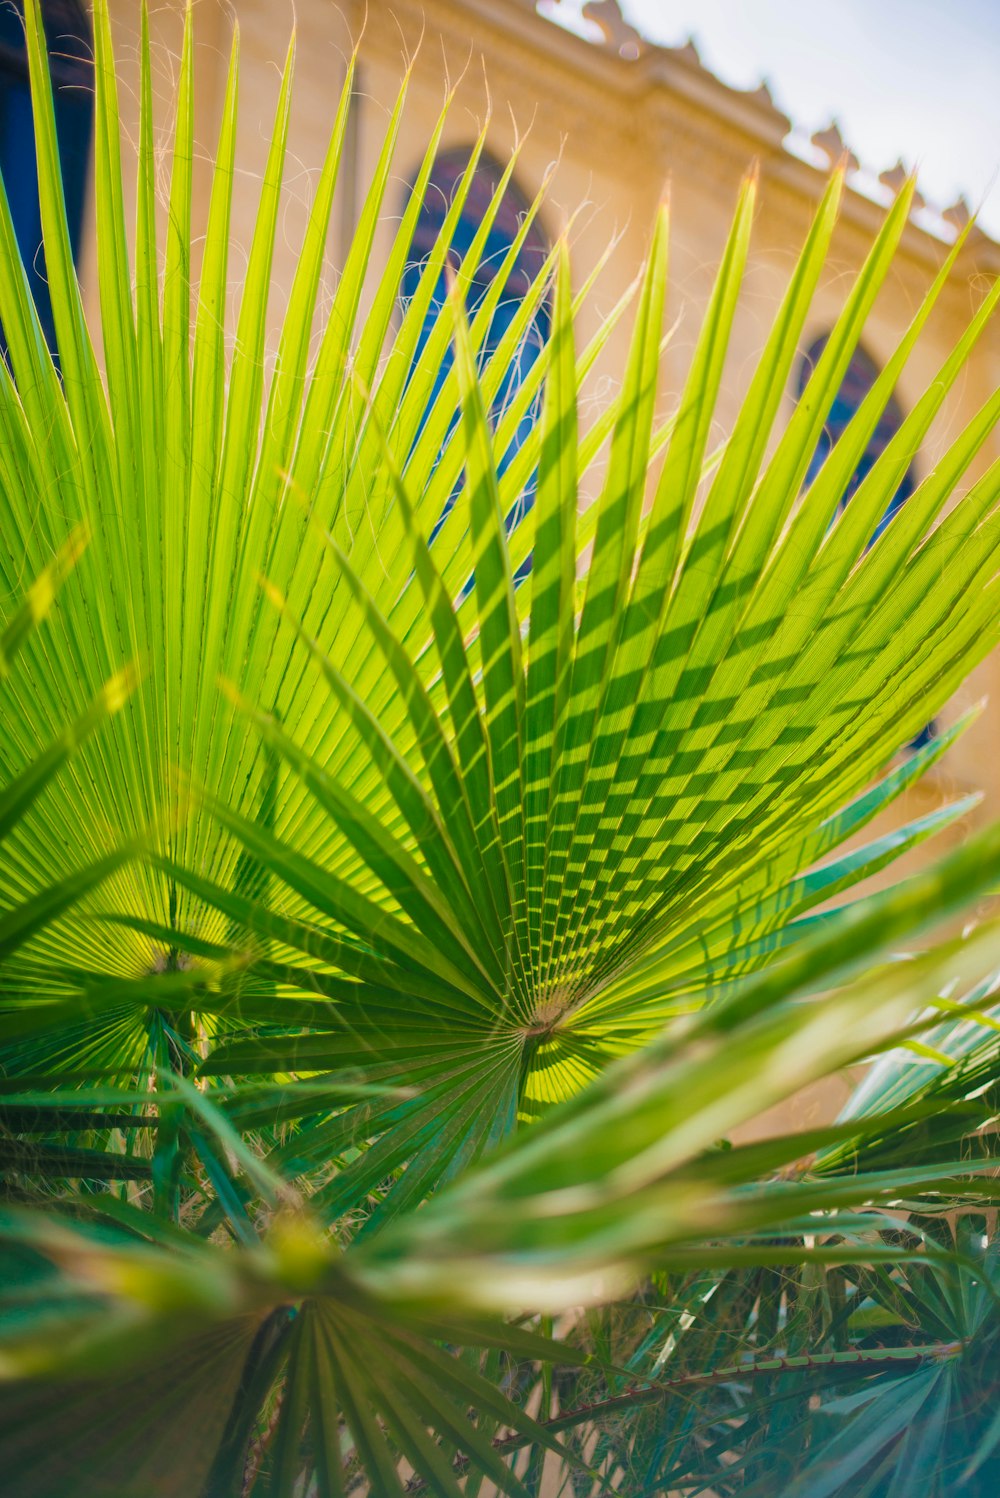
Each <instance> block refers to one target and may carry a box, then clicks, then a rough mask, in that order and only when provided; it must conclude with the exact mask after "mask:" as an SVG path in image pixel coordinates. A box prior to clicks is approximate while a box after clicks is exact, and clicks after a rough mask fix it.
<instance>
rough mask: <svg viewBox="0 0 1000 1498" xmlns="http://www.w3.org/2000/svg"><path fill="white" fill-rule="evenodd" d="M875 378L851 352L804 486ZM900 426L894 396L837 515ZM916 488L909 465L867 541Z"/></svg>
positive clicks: (809, 359) (805, 377) (872, 367)
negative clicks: (851, 355)
mask: <svg viewBox="0 0 1000 1498" xmlns="http://www.w3.org/2000/svg"><path fill="white" fill-rule="evenodd" d="M827 338H828V335H827V334H824V335H823V336H822V337H821V338H817V339H816V341H815V343H813V344H812V345H811V346H810V348H809V349H808V351H807V352H806V354H805V355H804V357H803V359H802V363H801V365H800V366H799V378H798V391H797V394H798V395H799V396H801V395H802V393H803V391H804V390H805V388H806V385H807V383H808V381H809V377H810V375H811V374H812V372H813V370H814V369H815V367H816V364H817V363H818V361H819V358H820V355H821V354H822V352H823V350H824V348H825V347H826V344H827ZM878 376H879V369H878V366H877V365H876V364H875V362H874V360H872V359H871V358H869V356H868V355H867V354H866V353H865V352H864V350H863V349H857V350H855V353H854V355H853V357H852V358H851V362H850V364H849V366H848V369H847V373H846V374H845V376H844V378H843V381H842V383H841V386H840V389H839V390H838V391H837V394H836V396H835V397H834V401H833V404H832V406H831V407H830V410H829V413H828V415H827V418H826V421H825V423H824V425H823V432H822V435H821V436H820V439H819V442H818V443H817V444H816V450H815V452H814V453H813V455H812V459H811V460H810V463H809V470H808V473H807V474H806V483H807V484H811V483H812V481H813V479H814V478H815V477H816V475H817V474H818V473H819V471H820V469H821V468H822V466H823V464H824V463H825V462H826V459H827V458H828V457H829V455H830V452H831V450H832V448H833V447H834V446H835V445H836V443H838V442H839V441H840V439H841V437H842V436H843V435H844V432H845V431H846V430H847V427H848V424H849V423H850V421H851V419H852V417H853V416H854V414H855V412H856V411H857V410H858V408H859V407H860V405H861V403H862V401H863V400H864V398H865V396H866V395H867V394H868V392H869V390H871V388H872V386H873V385H874V383H875V381H876V380H877V379H878ZM902 423H903V413H902V411H901V410H900V407H899V402H898V401H897V400H896V398H895V396H893V397H892V398H891V399H890V400H889V402H888V403H887V405H886V407H885V409H884V410H883V412H882V415H881V417H880V419H879V423H878V426H877V427H876V428H875V430H874V432H873V433H872V435H871V438H870V439H869V442H868V446H867V447H866V448H865V450H864V453H863V454H862V457H861V461H860V462H859V464H858V466H857V468H856V469H855V471H854V473H853V474H852V475H851V477H850V480H849V481H848V484H847V487H846V488H845V490H844V492H843V494H842V495H841V498H840V501H839V504H838V506H837V511H838V514H839V513H840V512H841V511H843V510H844V509H845V507H846V506H847V505H848V504H849V503H850V501H851V499H852V498H853V497H854V495H855V494H856V493H857V490H858V488H859V486H860V484H861V483H862V481H863V480H864V479H865V477H866V476H867V475H868V474H869V473H870V472H871V470H872V468H873V467H874V466H875V463H876V462H877V461H878V459H879V458H880V457H881V455H882V453H883V452H884V451H885V449H886V447H887V446H888V445H889V443H890V441H891V440H892V438H893V437H894V436H895V434H896V432H898V431H899V428H900V427H901V426H902ZM916 486H917V481H916V474H915V472H914V469H913V467H912V465H911V466H910V467H909V468H908V469H907V470H906V473H905V474H904V475H903V479H902V482H901V483H900V485H899V487H898V488H897V490H896V492H895V494H894V495H893V497H892V499H891V500H890V501H889V504H888V505H887V507H886V511H885V514H884V515H883V516H882V518H881V520H880V521H879V523H878V525H877V526H876V528H875V531H874V533H873V535H872V537H871V541H875V540H876V539H877V537H878V536H880V535H881V534H882V532H883V531H884V530H885V528H886V526H887V525H888V524H889V522H890V520H891V519H892V517H893V516H894V515H895V514H897V513H898V511H899V509H900V507H901V506H902V505H904V504H905V503H906V501H907V500H908V499H909V497H910V495H911V494H912V493H913V491H914V489H915V488H916ZM870 544H871V542H869V545H870ZM934 734H935V725H934V723H928V724H927V726H926V727H925V728H922V729H921V731H920V733H919V734H918V735H917V737H916V738H915V739H913V740H912V742H911V743H910V745H909V747H910V748H911V749H917V748H920V747H921V745H923V744H926V743H928V742H929V741H930V740H931V739H932V738H933V737H934Z"/></svg>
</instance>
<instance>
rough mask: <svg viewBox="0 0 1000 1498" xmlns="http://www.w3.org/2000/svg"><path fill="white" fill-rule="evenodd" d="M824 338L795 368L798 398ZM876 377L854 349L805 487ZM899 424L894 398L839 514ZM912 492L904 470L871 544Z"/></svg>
mask: <svg viewBox="0 0 1000 1498" xmlns="http://www.w3.org/2000/svg"><path fill="white" fill-rule="evenodd" d="M827 338H828V335H827V334H825V333H824V335H823V336H822V337H821V338H817V339H816V341H815V343H813V344H812V346H811V347H810V348H809V350H808V352H807V353H806V354H805V356H804V358H803V360H802V363H801V365H800V366H799V381H798V394H799V395H800V396H801V394H802V392H803V391H804V390H805V387H806V384H807V383H808V380H809V377H810V375H811V374H812V372H813V370H814V369H815V367H816V364H817V363H818V362H819V358H820V355H821V354H822V352H823V350H824V349H825V347H826V344H827ZM878 376H879V370H878V366H877V365H876V364H875V362H874V361H873V360H872V359H870V358H869V357H868V355H867V354H866V353H865V352H864V350H863V349H857V350H856V351H855V353H854V355H853V357H852V359H851V362H850V365H849V366H848V369H847V373H846V374H845V376H844V379H843V382H842V383H841V386H840V389H839V390H838V391H837V394H836V396H835V397H834V401H833V405H832V406H831V407H830V410H829V413H828V415H827V418H826V421H825V423H824V425H823V432H822V435H821V437H820V439H819V442H818V443H817V444H816V451H815V452H814V453H813V455H812V460H811V462H810V464H809V472H808V473H807V475H806V483H807V484H811V483H812V481H813V479H814V478H815V477H816V475H817V474H818V473H819V471H820V469H821V468H822V466H823V464H824V463H825V462H826V459H827V457H828V456H829V454H830V451H831V449H832V448H833V447H834V446H835V444H836V443H838V442H839V441H840V439H841V437H842V436H843V435H844V432H845V431H846V430H847V427H848V424H849V422H850V421H851V419H852V417H853V416H854V414H855V412H856V411H857V410H858V408H859V407H860V405H861V402H862V401H863V400H864V398H865V396H866V395H867V394H868V392H869V390H870V389H871V388H872V386H873V385H874V383H875V381H876V380H877V379H878ZM902 422H903V413H902V411H901V410H900V408H899V403H898V401H897V400H896V398H895V396H893V397H892V398H891V399H890V400H889V402H888V404H887V405H886V407H885V410H884V411H883V412H882V415H881V418H880V420H879V424H878V426H877V427H876V428H875V430H874V432H873V433H872V435H871V438H870V440H869V442H868V446H867V447H866V448H865V450H864V453H863V455H862V458H861V461H860V463H859V464H858V466H857V468H856V469H855V471H854V473H853V474H852V475H851V478H850V481H849V483H848V485H847V488H846V489H845V490H844V493H843V495H842V496H841V499H840V504H839V506H838V510H843V509H844V507H845V506H846V505H847V504H849V502H850V501H851V499H852V498H853V497H854V495H855V493H856V492H857V490H858V487H859V485H860V484H861V483H862V481H863V480H864V479H865V478H866V477H867V475H868V474H869V473H870V472H871V470H872V468H873V467H874V466H875V463H876V462H877V460H878V459H879V458H880V457H881V455H882V453H883V452H884V451H885V449H886V447H887V446H888V445H889V442H890V441H891V439H892V438H893V436H894V435H895V433H896V432H898V430H899V428H900V426H901V425H902ZM915 488H916V477H915V474H914V471H913V469H912V467H911V468H909V469H907V472H906V474H905V475H904V477H903V481H902V483H901V484H900V486H899V488H898V489H897V490H896V493H895V494H894V495H893V497H892V500H891V502H890V503H889V505H888V507H887V509H886V512H885V514H884V515H883V516H882V519H881V520H880V521H879V524H878V526H877V528H876V530H875V534H874V535H873V536H872V540H873V541H874V540H875V537H876V536H879V535H881V533H882V531H883V530H884V529H885V527H886V526H887V525H888V524H889V521H890V520H891V519H892V517H893V515H895V514H896V512H897V510H898V509H899V507H900V505H902V504H905V502H906V501H907V500H908V499H909V497H910V495H911V494H912V493H913V491H914V489H915Z"/></svg>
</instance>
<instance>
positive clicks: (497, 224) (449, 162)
mask: <svg viewBox="0 0 1000 1498" xmlns="http://www.w3.org/2000/svg"><path fill="white" fill-rule="evenodd" d="M469 155H470V153H469V151H468V149H465V148H462V149H459V150H449V151H444V152H442V153H441V154H440V155H439V156H438V158H437V160H436V161H435V163H434V168H433V170H432V172H431V175H430V179H429V181H428V183H427V189H426V192H425V194H424V201H423V203H422V205H421V208H420V214H419V217H418V219H417V225H416V228H415V230H414V233H413V241H412V244H411V246H410V254H409V257H408V263H407V265H406V268H405V270H404V271H403V277H402V284H401V286H400V298H401V300H402V302H403V303H404V305H405V304H406V303H407V302H408V301H409V300H410V298H411V297H412V296H413V294H414V292H415V291H416V289H417V285H418V284H419V280H420V273H421V271H422V269H423V267H424V265H425V264H426V262H427V259H428V257H429V255H430V253H431V251H432V250H433V248H434V246H435V245H436V243H437V240H438V237H439V235H440V233H441V230H442V228H443V227H444V222H445V218H446V216H447V214H448V210H449V208H450V207H451V204H452V202H453V201H454V193H455V190H456V188H457V187H458V185H459V183H460V182H461V180H462V177H463V176H464V174H465V172H466V170H467V168H468V165H469ZM502 176H503V173H502V171H501V169H500V167H499V166H498V165H497V163H496V162H495V161H493V160H492V158H490V157H489V156H487V155H485V154H483V155H482V156H481V157H480V159H479V161H478V163H477V166H476V169H475V172H474V174H473V177H472V181H471V183H470V185H469V189H468V193H467V195H466V198H465V202H464V204H463V208H462V212H461V215H460V217H459V219H458V222H457V224H456V227H455V231H454V234H453V236H452V241H451V249H450V259H451V262H452V264H453V265H456V266H457V265H461V264H463V263H464V261H465V259H466V256H467V255H468V252H469V249H470V247H471V245H472V242H473V240H474V238H475V236H476V234H477V232H478V230H479V227H480V225H481V223H482V222H483V218H484V215H485V214H486V213H487V211H488V209H489V206H490V204H491V202H492V201H493V198H494V197H495V195H496V193H497V191H498V190H499V187H500V182H501V179H502ZM528 211H529V205H528V202H527V200H526V199H525V198H524V197H523V196H522V194H521V193H520V192H519V191H518V189H517V188H516V187H515V186H514V184H513V183H510V184H509V185H508V187H507V190H506V192H505V193H504V196H503V200H502V201H501V203H500V206H499V209H498V211H497V213H496V215H495V217H494V219H493V222H492V224H491V226H490V231H489V235H488V238H487V241H486V244H485V246H484V248H483V253H482V255H481V256H480V257H479V259H478V262H477V264H476V265H475V267H473V268H472V272H471V282H470V284H469V285H468V287H467V290H466V297H467V307H468V312H469V316H470V318H471V317H473V316H475V313H476V310H477V308H478V307H479V305H480V304H481V302H482V300H483V298H484V297H485V296H486V294H487V292H488V291H489V290H490V288H491V287H492V286H493V285H494V283H495V281H496V278H497V276H498V275H500V274H502V272H503V267H504V263H505V261H506V259H507V256H508V254H509V252H510V250H511V248H512V246H513V244H514V242H515V240H516V239H517V236H518V233H519V231H520V229H521V227H522V225H523V223H524V219H525V215H526V214H527V213H528ZM548 251H549V246H548V244H547V243H546V240H545V236H544V234H543V233H542V230H541V228H540V227H539V224H538V221H537V219H536V220H535V221H534V222H533V223H532V224H531V226H530V227H529V229H528V232H527V234H526V235H525V237H524V241H523V243H522V244H521V247H520V249H519V250H518V253H517V257H516V259H515V261H514V264H513V265H512V266H511V267H510V268H509V270H508V272H507V275H506V278H505V282H504V285H503V287H502V289H501V292H500V297H499V301H498V302H497V306H496V310H495V312H494V313H493V317H492V319H491V322H490V327H489V331H488V333H487V336H486V340H485V343H484V345H483V350H482V354H481V356H480V363H481V364H485V363H486V362H487V361H488V359H489V358H490V355H491V354H492V353H493V352H494V351H495V349H496V348H497V345H498V344H499V342H500V340H501V338H502V337H503V335H504V333H505V332H506V331H507V329H508V328H509V327H510V325H511V322H512V321H513V319H514V317H515V315H516V313H517V310H518V308H519V306H520V305H521V303H522V302H523V300H524V297H525V296H526V294H527V292H528V291H529V289H530V287H531V285H532V284H533V282H534V280H535V278H536V277H537V275H538V273H539V271H540V270H541V268H542V266H543V264H544V263H545V258H546V256H547V254H548ZM445 295H446V286H445V275H444V272H442V274H441V277H440V280H439V282H438V285H437V287H436V288H435V292H434V296H433V298H432V301H431V304H430V306H429V307H428V311H427V320H426V323H425V327H424V331H423V333H422V334H421V337H420V340H419V342H418V345H417V350H416V355H417V357H419V355H420V352H421V350H422V348H423V346H424V342H425V340H426V337H427V334H428V333H429V331H430V328H431V326H432V325H433V322H434V320H435V319H436V317H437V315H438V313H439V312H440V309H441V307H442V306H443V304H444V300H445ZM550 326H551V311H550V306H549V302H548V300H547V299H545V300H543V301H542V302H541V303H540V305H539V307H538V309H537V311H536V312H535V315H534V317H533V318H532V320H531V324H530V326H529V328H528V331H527V334H526V336H525V338H524V339H523V340H522V342H521V345H520V347H519V349H518V352H517V355H516V357H515V358H514V359H512V360H511V362H510V364H509V366H508V368H507V371H506V373H505V375H504V378H503V380H502V381H501V384H500V387H499V389H498V391H497V395H496V398H495V400H494V402H493V409H492V411H491V418H492V420H493V423H494V426H495V424H496V421H497V419H498V417H499V415H500V413H501V412H502V411H503V409H504V408H505V406H506V405H507V403H508V402H509V401H510V399H511V397H512V395H513V394H514V392H515V391H516V390H517V388H518V386H519V385H520V384H521V382H522V381H523V379H524V377H525V375H526V374H527V372H528V370H529V369H530V368H531V366H532V365H533V364H534V362H535V360H536V359H537V358H538V355H539V352H540V350H541V349H542V347H543V346H544V344H545V341H546V339H547V338H548V336H549V331H550ZM452 358H453V353H452V350H451V349H450V348H449V350H448V353H447V355H446V357H445V359H444V360H443V361H442V365H441V368H440V369H439V370H438V371H437V373H436V376H435V384H434V389H433V393H432V395H431V397H430V401H431V402H433V400H434V398H435V397H436V396H437V394H438V391H439V390H440V388H441V385H442V384H443V382H444V380H445V377H446V376H447V374H448V371H449V369H450V368H451V363H452ZM536 416H537V401H536V402H534V403H533V406H532V408H531V409H530V410H529V411H527V412H526V413H525V415H524V416H523V417H522V420H521V422H520V424H519V426H518V430H517V431H516V433H515V434H514V436H513V439H512V440H511V441H510V442H509V443H508V444H507V445H506V447H505V450H504V451H503V452H502V453H498V454H497V459H498V465H497V466H498V469H499V471H500V472H501V473H502V472H503V471H504V469H505V468H506V467H507V466H508V464H509V463H510V461H511V459H512V458H513V456H514V454H515V453H516V452H517V450H518V448H519V446H520V445H521V443H522V442H523V440H524V437H525V435H526V433H527V432H528V431H530V430H531V426H532V424H533V422H534V420H535V418H536ZM533 497H534V496H533V491H532V490H530V489H529V490H528V491H526V493H525V494H524V495H523V496H521V498H520V500H519V502H518V505H517V506H516V507H515V510H514V511H513V512H512V513H511V515H510V516H508V525H513V524H515V523H516V521H517V520H518V519H520V516H521V515H522V514H523V513H524V512H525V511H526V510H527V509H528V508H530V505H531V502H532V500H533ZM442 518H443V517H442Z"/></svg>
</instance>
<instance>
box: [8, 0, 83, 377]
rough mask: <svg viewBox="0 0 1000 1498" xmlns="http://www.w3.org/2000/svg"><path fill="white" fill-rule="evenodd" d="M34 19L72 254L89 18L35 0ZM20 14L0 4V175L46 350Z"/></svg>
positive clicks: (49, 332) (77, 223)
mask: <svg viewBox="0 0 1000 1498" xmlns="http://www.w3.org/2000/svg"><path fill="white" fill-rule="evenodd" d="M42 15H43V19H44V23H45V36H46V42H47V44H48V50H49V61H50V65H51V69H52V83H53V89H54V94H55V111H56V130H57V132H58V136H59V150H60V155H61V159H62V169H63V192H64V194H65V198H66V216H67V219H68V222H69V232H70V239H71V241H72V245H73V253H74V255H75V254H76V252H77V249H78V246H79V242H80V227H81V224H82V221H83V206H84V199H85V196H86V189H87V168H88V163H89V159H90V136H91V125H92V120H93V65H92V56H93V52H92V46H91V30H90V21H89V19H88V16H87V13H86V11H85V9H84V7H83V5H82V3H80V0H43V4H42ZM23 17H24V7H23V4H14V5H11V3H10V0H4V3H3V4H2V5H0V175H2V176H3V183H4V187H5V189H6V192H7V201H8V202H9V204H10V211H11V217H12V219H13V222H14V232H15V234H16V235H17V243H18V248H19V249H20V251H21V258H22V260H23V261H24V265H25V269H26V270H27V273H28V281H29V284H30V286H31V291H32V294H33V296H34V298H35V305H36V306H37V308H38V315H39V318H40V319H41V323H42V328H43V330H44V332H45V336H46V338H47V339H48V342H49V347H50V348H51V347H54V343H55V333H54V329H53V325H52V305H51V302H50V300H49V288H48V281H47V278H46V274H45V259H44V255H43V252H42V225H41V213H40V210H39V205H38V178H37V175H36V168H35V138H34V128H33V124H32V114H31V95H30V92H29V89H28V64H27V57H26V55H25V45H24V19H23ZM2 346H3V345H2V334H0V347H2Z"/></svg>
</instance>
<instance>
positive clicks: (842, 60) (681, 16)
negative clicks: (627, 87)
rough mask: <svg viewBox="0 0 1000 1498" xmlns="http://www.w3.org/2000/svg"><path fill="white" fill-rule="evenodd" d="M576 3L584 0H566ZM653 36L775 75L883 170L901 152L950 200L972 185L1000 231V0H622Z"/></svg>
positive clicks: (739, 76)
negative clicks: (836, 124) (689, 42)
mask: <svg viewBox="0 0 1000 1498" xmlns="http://www.w3.org/2000/svg"><path fill="white" fill-rule="evenodd" d="M562 4H563V5H564V6H565V7H566V8H567V9H569V8H571V7H576V8H579V6H580V5H581V4H582V0H562ZM621 8H622V11H623V13H624V14H625V16H626V18H627V19H628V20H629V21H631V23H632V25H634V26H635V27H636V28H637V29H638V30H639V31H641V32H642V33H643V34H644V35H645V36H647V37H649V38H650V39H651V40H653V41H657V42H661V43H663V44H664V45H667V46H677V45H679V44H681V43H683V42H685V41H686V40H687V39H688V37H690V36H692V35H693V37H694V41H695V45H696V46H697V48H698V51H699V53H700V55H701V59H702V62H704V63H705V65H706V66H707V67H709V68H710V69H711V70H712V72H714V73H716V74H717V75H718V76H719V77H720V78H721V79H722V80H723V81H724V82H726V83H729V84H732V85H733V86H734V87H737V88H754V87H756V86H757V84H758V83H760V82H761V80H762V79H764V78H766V79H767V81H768V83H769V84H770V87H771V92H772V94H773V95H774V100H775V103H776V104H777V105H778V107H779V109H781V110H782V111H783V112H784V113H785V114H787V115H789V116H790V117H791V119H792V122H793V124H795V125H797V126H801V127H804V128H805V131H806V134H807V136H808V135H811V134H812V132H813V131H814V130H816V129H821V128H823V127H825V126H826V125H828V124H829V123H830V119H831V117H833V116H836V118H837V119H838V120H839V122H840V127H841V131H842V133H843V136H844V139H845V141H846V143H847V144H848V145H849V146H850V147H851V149H852V150H853V151H854V153H855V155H857V156H858V157H859V158H860V160H861V162H862V165H863V166H865V167H869V168H872V169H873V170H874V172H875V174H876V175H877V174H878V173H879V172H880V171H882V170H883V169H884V168H885V167H890V166H892V165H893V164H894V163H895V161H896V158H897V157H900V156H901V157H902V158H903V160H904V161H905V162H906V163H907V165H916V166H918V167H919V169H920V186H921V190H922V191H923V193H924V195H925V197H926V198H927V199H928V201H929V202H930V203H933V204H934V205H935V206H936V207H939V208H944V207H947V205H948V204H949V203H952V202H954V200H955V198H956V197H957V196H958V194H959V193H960V192H961V193H964V194H965V196H966V197H967V199H968V201H969V203H970V205H971V206H972V207H973V208H976V207H978V206H980V205H982V213H981V220H982V223H983V227H984V228H985V229H986V230H987V231H988V232H989V233H991V234H992V235H993V236H994V237H995V238H1000V0H621Z"/></svg>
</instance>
